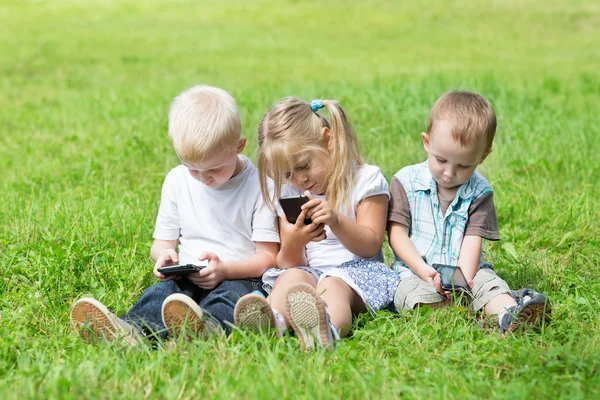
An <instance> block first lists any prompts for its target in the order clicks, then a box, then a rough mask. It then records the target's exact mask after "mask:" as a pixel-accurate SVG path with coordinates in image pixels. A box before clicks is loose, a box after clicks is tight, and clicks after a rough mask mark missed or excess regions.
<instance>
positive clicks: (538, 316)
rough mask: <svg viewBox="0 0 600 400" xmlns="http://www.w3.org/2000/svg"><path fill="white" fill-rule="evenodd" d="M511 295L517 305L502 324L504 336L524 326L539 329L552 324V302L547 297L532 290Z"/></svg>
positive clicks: (508, 312) (509, 310)
mask: <svg viewBox="0 0 600 400" xmlns="http://www.w3.org/2000/svg"><path fill="white" fill-rule="evenodd" d="M511 295H512V297H513V298H514V299H515V301H516V302H517V305H516V306H513V307H511V308H509V309H507V310H506V314H504V317H503V318H502V321H501V322H500V334H502V336H506V335H507V334H508V333H509V332H514V331H516V330H517V329H518V328H519V327H520V326H521V325H523V324H527V326H530V327H532V328H534V329H539V328H541V327H542V326H544V325H546V324H548V323H549V322H550V315H551V307H550V300H548V298H547V297H546V296H544V295H543V294H541V293H538V292H536V291H534V290H532V289H521V290H517V291H513V292H511Z"/></svg>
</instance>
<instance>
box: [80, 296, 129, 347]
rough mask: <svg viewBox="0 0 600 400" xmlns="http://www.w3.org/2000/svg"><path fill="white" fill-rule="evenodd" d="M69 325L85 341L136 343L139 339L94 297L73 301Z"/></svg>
mask: <svg viewBox="0 0 600 400" xmlns="http://www.w3.org/2000/svg"><path fill="white" fill-rule="evenodd" d="M70 317H71V325H72V326H73V328H74V329H75V330H76V331H77V332H78V333H79V336H81V338H82V339H83V340H85V341H86V342H93V341H97V340H100V339H105V340H108V341H123V342H125V343H127V344H129V345H132V346H133V345H137V344H139V341H138V340H137V339H136V338H135V337H134V336H135V334H134V333H133V332H130V331H128V330H127V329H125V328H123V327H122V326H120V324H119V323H118V321H116V320H115V318H118V317H117V316H116V315H114V314H113V313H111V312H110V311H109V310H108V308H106V306H105V305H104V304H102V303H100V302H99V301H98V300H96V299H92V298H83V299H79V300H77V301H76V302H75V304H74V305H73V307H72V308H71V315H70Z"/></svg>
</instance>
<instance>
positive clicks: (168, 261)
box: [154, 249, 181, 282]
mask: <svg viewBox="0 0 600 400" xmlns="http://www.w3.org/2000/svg"><path fill="white" fill-rule="evenodd" d="M178 262H179V256H178V255H177V252H176V251H175V250H174V249H165V250H163V251H161V253H160V256H159V257H158V258H157V259H156V263H155V264H154V276H156V277H157V278H158V280H160V281H161V282H164V281H170V280H177V279H180V278H181V277H179V276H165V275H163V274H161V273H160V272H158V268H162V267H166V266H168V265H173V264H177V263H178Z"/></svg>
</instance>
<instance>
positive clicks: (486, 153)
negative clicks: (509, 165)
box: [479, 149, 492, 164]
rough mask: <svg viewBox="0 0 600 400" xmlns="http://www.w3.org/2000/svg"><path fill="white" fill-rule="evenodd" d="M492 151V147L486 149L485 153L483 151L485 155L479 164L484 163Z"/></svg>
mask: <svg viewBox="0 0 600 400" xmlns="http://www.w3.org/2000/svg"><path fill="white" fill-rule="evenodd" d="M491 152H492V149H489V150H486V151H485V153H483V155H482V156H481V159H480V160H479V164H483V162H484V161H485V159H486V158H487V156H489V155H490V153H491Z"/></svg>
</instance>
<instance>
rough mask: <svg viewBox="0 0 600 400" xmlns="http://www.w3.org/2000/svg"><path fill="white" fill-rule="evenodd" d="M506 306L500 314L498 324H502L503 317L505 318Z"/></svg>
mask: <svg viewBox="0 0 600 400" xmlns="http://www.w3.org/2000/svg"><path fill="white" fill-rule="evenodd" d="M506 312H507V311H506V308H505V309H504V311H502V312H501V313H500V314H498V325H502V318H504V314H506Z"/></svg>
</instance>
